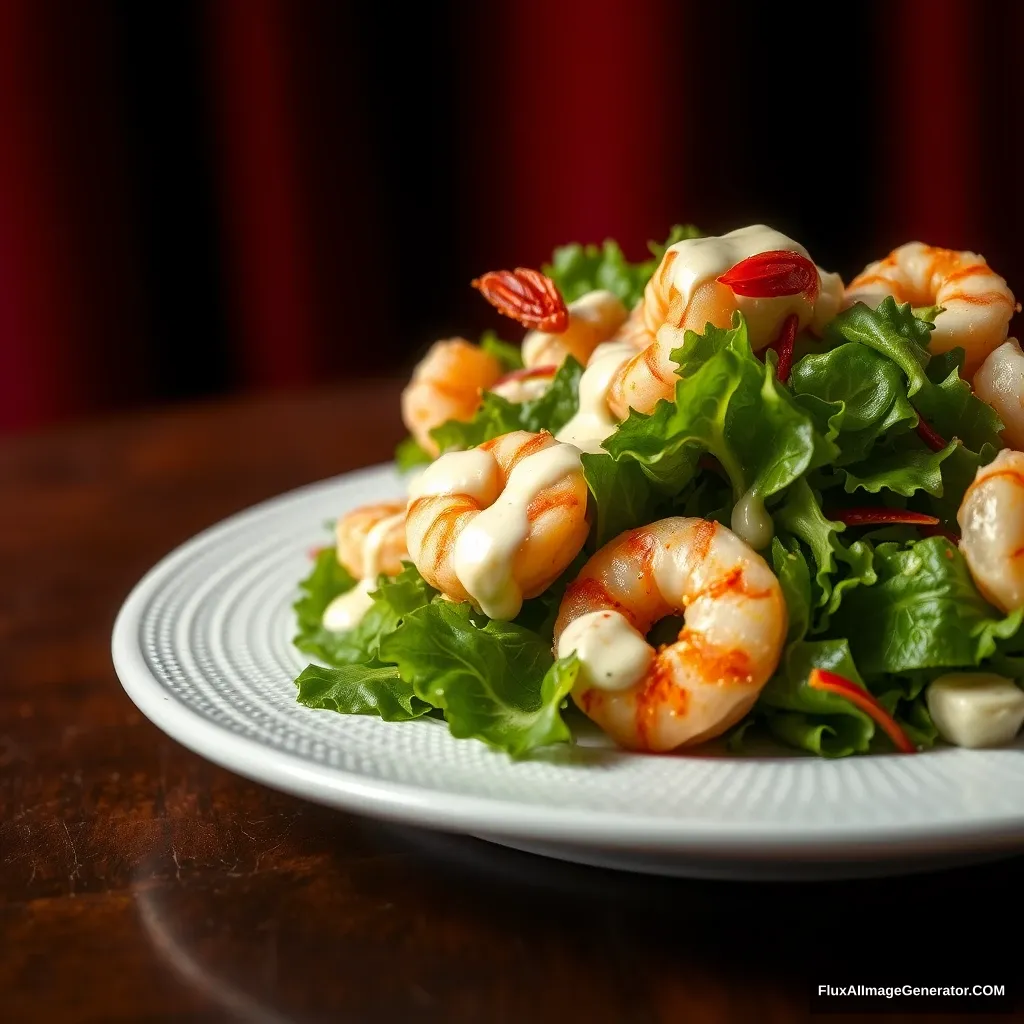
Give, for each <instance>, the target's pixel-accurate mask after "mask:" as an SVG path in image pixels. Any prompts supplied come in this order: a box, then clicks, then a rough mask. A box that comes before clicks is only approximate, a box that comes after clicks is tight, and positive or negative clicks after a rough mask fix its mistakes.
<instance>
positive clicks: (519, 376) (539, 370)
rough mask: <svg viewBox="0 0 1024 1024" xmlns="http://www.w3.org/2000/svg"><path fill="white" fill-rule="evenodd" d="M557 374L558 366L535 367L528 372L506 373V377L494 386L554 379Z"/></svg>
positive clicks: (514, 371)
mask: <svg viewBox="0 0 1024 1024" xmlns="http://www.w3.org/2000/svg"><path fill="white" fill-rule="evenodd" d="M557 372H558V367H557V366H534V367H532V368H531V369H527V370H512V372H511V373H506V374H505V376H504V377H499V378H498V380H496V381H495V382H494V386H495V387H497V386H498V385H499V384H507V383H508V382H509V381H512V380H529V379H530V378H531V377H554V375H555V374H556V373H557Z"/></svg>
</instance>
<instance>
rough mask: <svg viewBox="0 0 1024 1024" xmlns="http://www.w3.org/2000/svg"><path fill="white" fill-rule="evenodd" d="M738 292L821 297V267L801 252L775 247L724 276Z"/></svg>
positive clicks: (771, 296) (722, 281) (757, 295)
mask: <svg viewBox="0 0 1024 1024" xmlns="http://www.w3.org/2000/svg"><path fill="white" fill-rule="evenodd" d="M718 281H719V283H720V284H724V285H728V286H729V287H730V288H731V289H732V290H733V292H734V293H735V294H736V295H743V296H746V297H747V298H751V299H774V298H778V297H780V296H783V295H799V294H801V293H805V294H806V295H807V298H808V299H809V300H810V301H811V302H813V301H814V300H815V299H816V298H817V297H818V268H817V267H816V266H815V265H814V264H813V263H812V262H811V261H810V260H809V259H808V258H807V257H806V256H802V255H801V254H800V253H798V252H788V251H786V250H782V249H775V250H772V251H771V252H759V253H757V255H755V256H748V257H747V258H746V259H745V260H740V262H739V263H737V264H736V265H735V266H734V267H731V268H730V269H729V270H727V271H726V272H725V273H724V274H723V275H722V276H721V277H720V278H718Z"/></svg>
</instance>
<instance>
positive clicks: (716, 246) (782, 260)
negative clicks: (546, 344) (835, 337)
mask: <svg viewBox="0 0 1024 1024" xmlns="http://www.w3.org/2000/svg"><path fill="white" fill-rule="evenodd" d="M762 254H772V255H773V256H775V257H777V258H776V260H775V263H774V265H766V266H765V267H764V268H763V269H764V270H765V272H766V273H774V274H776V275H777V280H776V281H774V282H772V285H773V286H772V287H765V288H763V289H749V288H742V287H740V285H739V284H738V283H735V282H734V283H733V284H729V283H727V282H725V281H724V280H723V279H725V278H726V277H727V275H729V273H730V271H738V270H740V268H741V267H742V266H743V265H744V264H745V262H746V261H748V260H754V259H755V258H756V257H758V256H761V255H762ZM787 268H788V271H789V272H788V279H789V281H790V282H796V283H790V284H789V285H787V284H786V283H785V281H786V278H787V274H786V271H787ZM778 275H781V277H778ZM842 294H843V282H842V280H841V279H840V277H839V275H838V274H830V273H826V272H825V271H823V270H822V269H821V268H820V267H816V266H815V265H814V264H812V263H811V262H810V256H809V255H808V253H807V250H806V249H804V247H803V246H802V245H800V244H799V243H797V242H794V241H793V240H792V239H791V238H787V237H786V236H785V235H782V234H780V233H779V232H777V231H773V230H771V229H770V228H767V227H765V226H764V225H760V224H757V225H754V226H752V227H748V228H741V229H739V230H737V231H731V232H729V233H728V234H726V235H722V236H721V237H708V238H688V239H685V240H684V241H682V242H677V243H676V244H675V245H672V246H669V248H668V249H667V250H666V252H665V255H664V257H663V258H662V261H661V263H660V264H659V266H658V269H657V270H656V271H655V272H654V274H653V275H652V277H651V280H650V281H648V283H647V287H646V288H645V289H644V298H643V302H642V305H641V306H640V308H639V310H634V312H633V314H632V315H631V316H630V319H629V321H627V324H626V326H625V328H624V329H623V332H622V334H621V335H620V337H621V338H622V339H623V340H627V341H630V342H632V343H633V344H634V345H636V346H637V347H638V348H639V349H641V351H640V352H639V353H638V354H637V355H636V356H634V357H633V358H632V359H631V360H630V361H629V362H628V363H627V364H626V365H625V366H623V368H622V369H621V370H620V372H619V374H618V376H617V378H616V380H615V382H614V384H613V387H612V390H611V393H610V395H609V404H610V407H611V409H612V411H613V412H614V413H615V415H616V416H617V417H618V418H619V419H620V420H622V419H625V418H626V416H627V415H628V414H629V410H630V409H636V410H637V411H638V412H644V413H649V412H651V410H652V409H653V408H654V407H655V405H657V404H658V402H659V401H660V400H661V399H663V398H667V399H671V398H672V396H673V394H674V392H675V385H676V381H677V380H678V379H679V378H678V375H677V370H678V367H677V366H676V364H675V363H673V362H672V360H671V353H672V350H673V349H676V348H679V347H680V345H681V344H682V332H683V331H686V330H691V331H696V332H698V333H702V332H703V331H704V330H705V328H706V327H707V325H708V324H712V325H714V326H715V327H720V328H728V327H731V326H732V321H733V314H734V313H735V312H736V311H737V310H739V311H740V312H741V313H742V314H743V316H744V318H745V319H746V322H747V328H748V334H749V338H750V345H751V348H753V350H754V351H755V352H757V351H760V350H761V349H763V348H765V347H767V346H768V345H772V344H774V343H775V342H776V341H777V340H778V339H779V336H780V334H781V332H782V330H783V328H784V326H785V325H786V324H787V321H790V318H791V317H792V316H796V318H797V319H796V321H795V326H794V330H796V331H800V330H802V329H804V328H807V329H809V330H811V331H813V332H815V333H820V332H821V330H822V328H823V327H824V325H825V324H826V323H828V321H829V320H831V319H832V318H833V317H834V316H835V315H836V313H837V312H838V311H839V306H840V303H841V301H842Z"/></svg>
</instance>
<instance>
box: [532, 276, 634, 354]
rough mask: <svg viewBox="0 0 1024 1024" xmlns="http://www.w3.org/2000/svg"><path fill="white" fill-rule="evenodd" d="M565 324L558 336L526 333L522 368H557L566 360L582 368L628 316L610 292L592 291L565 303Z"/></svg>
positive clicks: (537, 332) (547, 333) (620, 302)
mask: <svg viewBox="0 0 1024 1024" xmlns="http://www.w3.org/2000/svg"><path fill="white" fill-rule="evenodd" d="M568 310H569V324H568V326H567V327H566V329H565V330H564V331H562V332H560V333H558V334H554V333H549V332H546V331H530V332H529V333H528V334H527V335H526V337H525V338H523V365H524V366H526V367H527V368H528V369H529V368H533V367H540V366H551V367H554V368H556V369H557V368H558V367H559V366H561V365H562V363H564V362H565V359H566V357H567V356H572V357H573V358H574V359H575V360H576V361H577V362H578V363H579V364H580V365H581V366H586V365H587V363H588V362H589V360H590V356H591V354H592V353H593V351H594V349H596V348H597V346H598V345H600V344H601V343H602V342H605V341H608V339H609V338H611V337H612V336H613V335H614V334H615V333H616V332H617V331H618V330H619V328H621V327H622V325H623V324H624V323H625V322H626V317H627V316H628V312H627V310H626V307H625V306H624V305H623V304H622V300H621V299H620V298H619V297H618V296H617V295H615V294H613V293H612V292H608V291H593V292H587V294H586V295H582V296H580V298H578V299H577V300H576V301H575V302H571V303H569V306H568Z"/></svg>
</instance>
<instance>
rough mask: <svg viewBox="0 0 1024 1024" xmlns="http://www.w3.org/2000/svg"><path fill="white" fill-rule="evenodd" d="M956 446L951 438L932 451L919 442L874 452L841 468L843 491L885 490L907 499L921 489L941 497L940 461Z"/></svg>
mask: <svg viewBox="0 0 1024 1024" xmlns="http://www.w3.org/2000/svg"><path fill="white" fill-rule="evenodd" d="M959 447H961V445H960V443H959V442H958V441H951V442H950V443H949V444H948V445H946V447H945V448H943V449H942V450H941V451H937V452H933V451H932V450H931V449H930V448H925V447H924V446H923V445H921V444H919V443H918V444H915V445H913V446H903V447H901V448H899V449H898V450H896V451H893V452H888V453H885V454H880V455H877V456H875V457H874V458H871V459H868V460H866V461H865V462H860V463H858V464H857V465H855V466H849V467H847V468H846V469H845V470H843V471H842V472H843V476H844V477H845V483H844V490H845V491H846V493H847V494H852V493H853V492H854V491H857V490H862V491H867V492H868V493H869V494H878V493H879V491H882V490H887V491H892V492H893V493H894V494H901V495H903V496H904V497H906V498H909V497H911V496H912V495H914V494H916V493H917V492H918V491H924V492H925V493H926V494H930V495H932V496H933V497H936V498H941V497H942V495H943V477H942V464H943V463H944V462H945V461H946V459H948V458H949V457H950V456H951V455H953V454H954V452H955V451H956V449H957V448H959Z"/></svg>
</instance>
